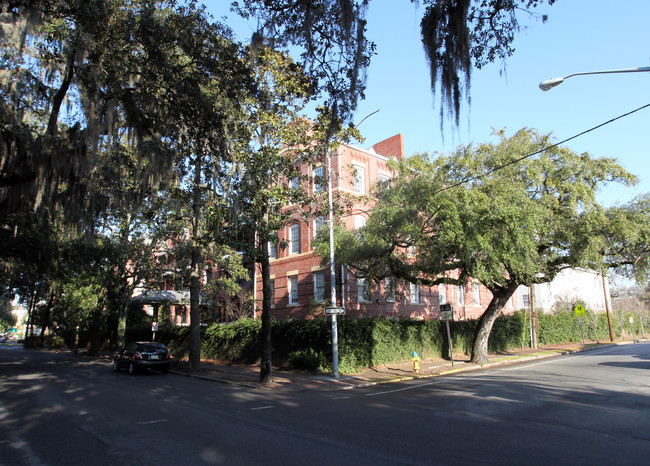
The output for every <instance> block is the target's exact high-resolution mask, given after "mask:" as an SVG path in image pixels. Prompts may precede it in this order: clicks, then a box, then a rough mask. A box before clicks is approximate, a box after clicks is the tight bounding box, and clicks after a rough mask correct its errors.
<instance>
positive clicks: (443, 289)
mask: <svg viewBox="0 0 650 466" xmlns="http://www.w3.org/2000/svg"><path fill="white" fill-rule="evenodd" d="M438 302H439V303H440V304H446V303H447V284H446V283H440V284H438Z"/></svg>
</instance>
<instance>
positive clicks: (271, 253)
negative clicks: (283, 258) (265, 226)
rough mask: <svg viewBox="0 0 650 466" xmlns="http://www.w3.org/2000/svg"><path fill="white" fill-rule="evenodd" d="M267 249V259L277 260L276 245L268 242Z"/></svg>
mask: <svg viewBox="0 0 650 466" xmlns="http://www.w3.org/2000/svg"><path fill="white" fill-rule="evenodd" d="M268 247H269V259H277V258H278V245H277V244H276V243H274V242H273V241H269V242H268Z"/></svg>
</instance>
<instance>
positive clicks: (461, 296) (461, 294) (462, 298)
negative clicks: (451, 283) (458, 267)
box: [456, 285, 465, 306]
mask: <svg viewBox="0 0 650 466" xmlns="http://www.w3.org/2000/svg"><path fill="white" fill-rule="evenodd" d="M456 290H457V291H458V305H459V306H464V305H465V292H464V291H463V285H458V287H457V288H456Z"/></svg>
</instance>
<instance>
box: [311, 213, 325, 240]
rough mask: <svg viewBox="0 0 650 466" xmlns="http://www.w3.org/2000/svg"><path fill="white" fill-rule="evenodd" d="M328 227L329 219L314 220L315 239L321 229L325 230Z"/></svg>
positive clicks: (317, 218) (318, 218) (319, 218)
mask: <svg viewBox="0 0 650 466" xmlns="http://www.w3.org/2000/svg"><path fill="white" fill-rule="evenodd" d="M326 226H327V219H326V218H325V217H322V216H321V217H316V218H315V219H314V238H315V237H316V235H317V234H318V232H319V231H320V229H321V228H324V227H326Z"/></svg>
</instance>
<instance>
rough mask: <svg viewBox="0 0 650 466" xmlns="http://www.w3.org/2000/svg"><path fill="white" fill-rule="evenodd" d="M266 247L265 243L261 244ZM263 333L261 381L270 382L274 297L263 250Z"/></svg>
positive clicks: (267, 260) (266, 259)
mask: <svg viewBox="0 0 650 466" xmlns="http://www.w3.org/2000/svg"><path fill="white" fill-rule="evenodd" d="M261 247H262V248H263V247H264V244H262V246H261ZM260 263H261V265H262V335H261V342H260V344H261V346H262V348H261V353H262V364H261V366H260V383H262V384H268V383H270V382H272V381H273V372H272V371H273V366H272V361H271V358H272V352H273V346H272V342H271V305H272V302H271V300H272V299H273V297H272V296H271V295H272V290H271V265H270V264H269V255H268V254H267V253H266V252H265V251H264V250H262V259H261V260H260Z"/></svg>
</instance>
